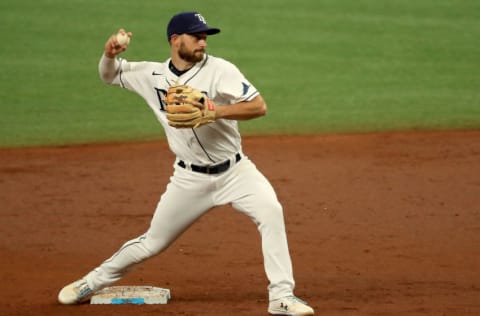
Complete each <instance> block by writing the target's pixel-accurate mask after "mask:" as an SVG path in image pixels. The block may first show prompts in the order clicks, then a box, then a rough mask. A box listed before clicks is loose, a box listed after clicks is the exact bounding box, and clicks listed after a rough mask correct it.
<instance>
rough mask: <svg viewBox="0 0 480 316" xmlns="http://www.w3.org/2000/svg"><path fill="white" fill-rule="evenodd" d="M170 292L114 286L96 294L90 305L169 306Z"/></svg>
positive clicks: (150, 288)
mask: <svg viewBox="0 0 480 316" xmlns="http://www.w3.org/2000/svg"><path fill="white" fill-rule="evenodd" d="M169 299H170V290H169V289H162V288H159V287H153V286H112V287H106V288H104V289H103V290H101V291H98V292H96V293H95V294H94V295H93V296H92V298H91V299H90V304H167V302H168V300H169Z"/></svg>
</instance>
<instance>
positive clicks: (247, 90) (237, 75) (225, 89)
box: [217, 61, 260, 104]
mask: <svg viewBox="0 0 480 316" xmlns="http://www.w3.org/2000/svg"><path fill="white" fill-rule="evenodd" d="M223 62H224V65H222V72H221V74H220V77H219V78H218V82H217V85H218V87H217V91H218V93H219V94H220V95H221V96H222V98H225V99H227V100H232V101H231V103H232V104H233V103H238V102H243V101H250V100H252V99H253V98H255V97H256V96H257V95H259V94H260V93H259V92H258V90H257V89H256V88H255V87H254V86H253V85H252V84H251V83H250V82H249V81H248V80H247V79H246V78H245V76H244V75H243V74H242V73H241V72H240V70H239V69H238V68H237V67H236V66H235V65H233V64H232V63H230V62H227V61H223Z"/></svg>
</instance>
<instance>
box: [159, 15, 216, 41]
mask: <svg viewBox="0 0 480 316" xmlns="http://www.w3.org/2000/svg"><path fill="white" fill-rule="evenodd" d="M203 32H205V33H207V35H213V34H217V33H220V29H217V28H214V27H210V26H208V25H207V21H206V20H205V18H204V17H203V16H202V15H201V14H200V13H198V12H182V13H178V14H176V15H174V16H173V17H172V18H171V19H170V22H169V23H168V26H167V39H168V40H169V41H170V38H171V37H172V35H173V34H179V35H180V34H195V33H203Z"/></svg>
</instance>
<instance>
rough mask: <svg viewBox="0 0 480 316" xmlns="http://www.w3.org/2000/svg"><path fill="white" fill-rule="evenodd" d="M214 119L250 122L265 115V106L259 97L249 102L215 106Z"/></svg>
mask: <svg viewBox="0 0 480 316" xmlns="http://www.w3.org/2000/svg"><path fill="white" fill-rule="evenodd" d="M215 110H216V119H227V120H238V121H243V120H251V119H254V118H257V117H260V116H263V115H265V114H267V104H266V103H265V101H264V100H263V98H262V96H261V95H257V96H256V97H254V98H253V99H252V100H250V101H243V102H239V103H235V104H229V105H215Z"/></svg>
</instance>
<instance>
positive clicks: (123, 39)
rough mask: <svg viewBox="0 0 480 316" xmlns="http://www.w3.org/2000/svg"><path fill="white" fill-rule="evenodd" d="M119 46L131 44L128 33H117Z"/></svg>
mask: <svg viewBox="0 0 480 316" xmlns="http://www.w3.org/2000/svg"><path fill="white" fill-rule="evenodd" d="M117 42H118V45H120V46H123V45H128V43H130V37H129V36H128V35H127V34H126V33H117Z"/></svg>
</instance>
